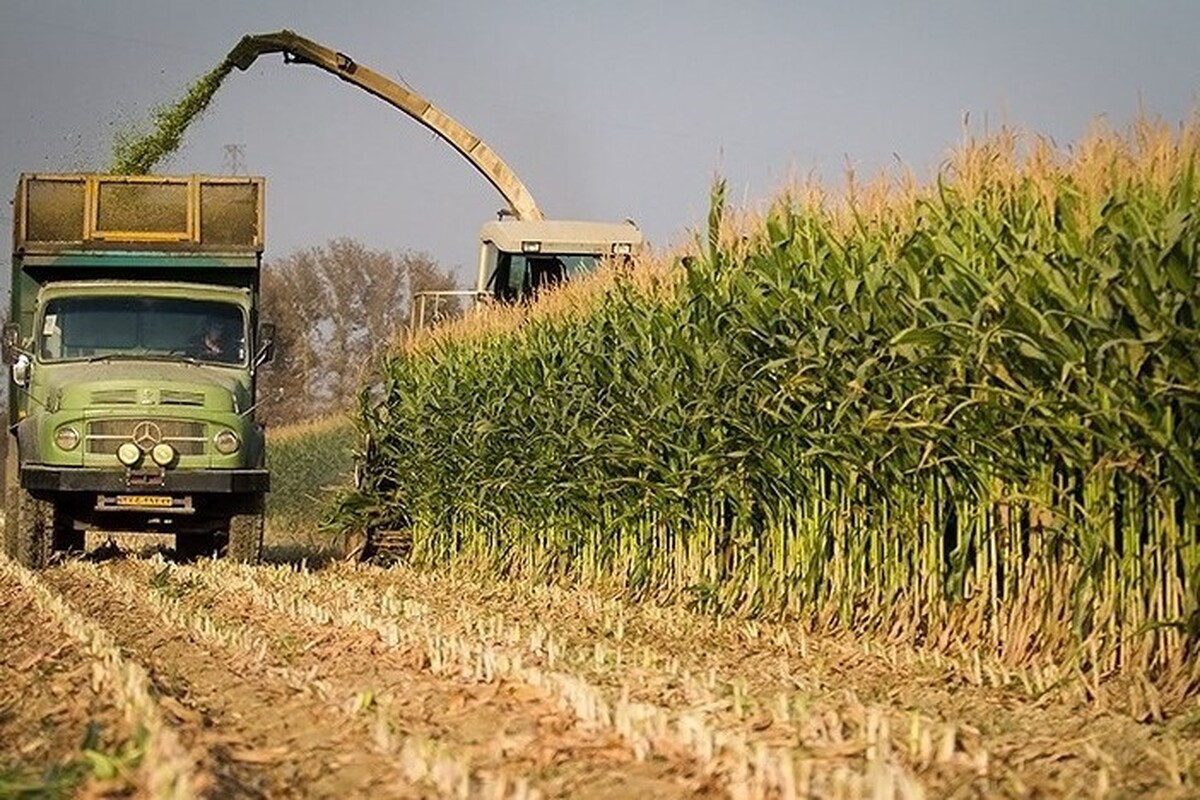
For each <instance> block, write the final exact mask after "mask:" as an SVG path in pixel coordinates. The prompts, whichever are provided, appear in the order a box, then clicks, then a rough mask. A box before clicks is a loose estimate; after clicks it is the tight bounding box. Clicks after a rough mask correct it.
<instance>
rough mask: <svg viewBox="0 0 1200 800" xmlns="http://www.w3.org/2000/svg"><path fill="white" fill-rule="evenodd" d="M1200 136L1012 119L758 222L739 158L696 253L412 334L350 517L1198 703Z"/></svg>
mask: <svg viewBox="0 0 1200 800" xmlns="http://www.w3.org/2000/svg"><path fill="white" fill-rule="evenodd" d="M1198 154H1200V127H1198V126H1197V124H1196V123H1195V122H1193V123H1190V124H1188V125H1185V126H1183V127H1182V128H1181V129H1179V130H1178V131H1174V132H1173V131H1171V130H1168V129H1167V128H1165V127H1164V126H1161V125H1156V124H1152V123H1149V122H1143V123H1140V124H1139V125H1138V126H1137V127H1136V128H1135V129H1134V130H1133V131H1132V132H1131V133H1130V134H1129V135H1128V136H1119V135H1115V134H1112V133H1108V132H1104V131H1101V132H1097V133H1095V134H1094V135H1092V136H1091V137H1090V138H1089V139H1088V140H1086V141H1085V142H1083V143H1082V144H1080V145H1079V146H1077V147H1076V148H1074V149H1073V150H1072V151H1071V152H1069V153H1065V154H1064V153H1061V152H1057V151H1055V150H1054V149H1053V148H1052V147H1051V146H1050V145H1048V144H1047V143H1046V142H1044V141H1040V140H1038V141H1035V142H1033V143H1032V145H1030V146H1029V147H1028V148H1025V150H1024V152H1023V151H1022V148H1021V146H1020V142H1019V141H1018V138H1017V137H1016V136H1014V135H1012V134H1009V133H1004V134H1001V135H1000V136H998V137H994V138H991V139H988V140H986V141H983V142H978V143H974V144H971V145H969V146H967V147H965V148H964V149H963V150H961V151H960V152H958V153H956V154H955V155H954V156H953V157H952V158H951V159H950V160H949V161H948V162H947V166H946V167H945V168H944V169H943V170H942V172H941V174H940V175H939V176H938V179H937V181H936V182H935V183H934V184H933V185H931V186H927V187H917V186H915V185H914V184H912V183H911V182H909V183H906V184H904V185H902V186H900V187H899V188H897V187H895V186H893V187H892V188H891V189H890V190H888V191H872V190H867V191H862V190H857V191H852V192H850V194H849V197H848V199H847V200H846V201H845V202H844V203H840V204H836V203H833V202H832V201H830V200H828V199H827V198H826V197H825V196H824V195H823V194H822V193H821V192H820V191H817V190H809V191H796V192H792V193H787V194H785V195H783V196H782V197H780V198H779V199H778V201H777V202H776V203H775V204H774V205H773V207H772V208H771V209H770V210H769V212H768V213H767V214H766V215H765V218H764V219H761V220H758V221H757V222H756V223H755V224H754V225H753V226H750V225H748V224H744V225H742V226H741V229H738V228H737V227H736V226H734V225H732V224H731V223H730V220H729V218H728V215H726V214H725V211H724V197H723V188H722V187H720V186H718V188H717V191H715V192H714V202H713V207H712V212H711V215H710V221H709V223H710V224H709V234H708V241H707V242H706V243H705V245H706V246H705V247H703V248H702V250H703V252H702V254H701V255H700V256H699V257H698V258H696V259H694V260H690V261H687V262H685V265H684V266H682V267H681V268H680V269H679V270H678V271H677V273H676V275H674V276H672V277H670V278H668V279H667V280H661V281H660V280H655V279H650V280H641V279H639V278H637V277H636V276H634V277H620V276H617V277H615V278H613V279H611V280H609V281H608V282H607V283H600V284H598V285H599V286H600V287H601V289H600V290H599V291H598V292H597V296H596V297H594V298H592V299H591V300H590V301H589V302H588V303H587V304H585V305H586V307H585V308H583V309H582V310H577V311H576V312H575V313H568V314H562V315H555V314H536V313H535V314H532V315H531V316H530V318H529V319H528V320H527V321H526V322H525V323H524V324H521V325H503V326H499V328H500V332H499V333H498V334H497V335H495V336H492V337H486V338H481V337H479V336H476V335H471V332H470V330H469V329H468V328H462V329H461V330H462V331H463V332H464V333H463V335H454V334H449V335H447V334H443V335H441V336H439V337H436V338H433V339H430V340H427V341H425V342H424V343H422V344H420V345H419V346H417V347H410V348H409V349H407V350H405V351H401V352H398V353H396V354H395V356H394V357H393V358H392V359H391V360H390V362H389V363H388V364H387V366H386V374H385V376H384V384H383V388H384V396H383V400H382V402H371V403H367V402H364V404H363V407H362V409H361V413H360V418H361V419H360V425H361V428H362V429H363V431H364V432H365V433H367V434H368V435H369V436H370V438H371V441H372V443H373V444H372V446H371V447H370V448H368V450H369V452H368V453H367V459H366V464H365V469H364V475H365V476H366V483H365V486H364V491H363V492H362V493H361V494H359V495H357V496H353V497H351V498H349V499H348V501H347V502H346V503H344V505H343V508H344V511H345V513H346V514H347V515H348V517H347V519H348V522H349V523H351V524H354V523H358V524H361V523H362V522H363V521H366V522H367V523H369V524H378V525H390V526H394V525H398V524H404V523H411V524H412V526H413V529H414V533H415V550H414V554H413V557H414V559H415V560H416V563H417V564H419V565H435V564H441V563H445V562H447V561H452V560H467V561H473V562H476V563H478V564H483V565H487V566H488V567H490V568H493V569H495V570H497V571H499V572H502V573H507V574H512V573H519V574H527V575H539V576H544V577H551V578H560V579H566V580H582V581H594V580H609V581H611V580H615V581H616V582H617V583H618V584H619V585H621V586H622V587H623V588H624V590H625V591H627V592H628V593H630V594H631V595H633V596H639V595H646V594H650V593H653V594H657V595H661V596H666V597H675V598H678V597H691V598H693V599H694V601H695V603H696V604H697V605H698V606H699V607H704V608H710V609H713V610H715V611H721V612H729V611H741V612H752V613H772V614H774V613H782V614H786V615H792V616H795V617H797V618H800V619H806V620H809V621H810V622H811V623H813V624H814V625H830V626H841V627H845V628H848V629H852V630H865V629H872V630H876V631H880V632H885V633H889V634H891V635H894V636H903V637H906V638H909V639H911V640H915V641H919V642H924V643H928V644H932V645H934V646H939V647H944V648H953V647H956V646H959V645H961V644H969V645H972V646H978V645H981V644H982V645H987V646H991V647H994V648H995V650H996V653H997V655H998V657H999V658H1001V659H1003V660H1004V661H1007V662H1009V663H1013V664H1022V663H1029V662H1031V661H1034V660H1041V661H1048V660H1057V661H1059V662H1061V663H1063V664H1064V665H1070V666H1074V667H1077V668H1079V669H1080V670H1082V671H1083V672H1085V673H1086V674H1088V675H1089V676H1093V677H1095V676H1102V675H1107V674H1112V673H1113V672H1114V671H1123V672H1126V673H1128V674H1133V675H1137V676H1140V677H1142V678H1147V679H1149V680H1150V681H1152V682H1153V683H1154V684H1155V685H1156V686H1157V687H1158V690H1159V691H1161V690H1166V695H1165V697H1164V698H1162V701H1163V702H1164V703H1166V705H1167V706H1170V705H1171V704H1172V703H1173V702H1175V701H1177V700H1179V699H1180V698H1181V697H1183V696H1184V695H1185V694H1187V693H1189V692H1190V691H1191V690H1193V689H1194V688H1195V687H1196V685H1197V673H1196V669H1197V667H1196V665H1195V662H1194V659H1189V658H1188V656H1187V654H1188V652H1189V647H1190V643H1191V642H1192V641H1193V637H1194V633H1195V632H1194V630H1193V629H1194V627H1195V624H1194V623H1195V620H1196V618H1197V615H1196V598H1195V589H1196V587H1195V575H1196V569H1197V567H1198V566H1200V547H1198V546H1197V544H1196V539H1197V511H1198V508H1200V506H1198V504H1197V500H1198V499H1200V497H1198V494H1197V488H1198V487H1200V460H1198V459H1200V441H1197V431H1198V428H1197V420H1198V419H1200V416H1198V414H1197V411H1198V410H1200V409H1198V406H1200V347H1197V345H1198V344H1200V336H1198V335H1197V327H1196V320H1197V312H1198V311H1200V291H1198V288H1197V287H1198V284H1197V260H1196V243H1197V238H1198V234H1200V214H1197V213H1196V211H1197V205H1198V201H1200V188H1198V186H1197V182H1196V179H1195V178H1196V162H1197V156H1198ZM355 512H358V516H357V518H355V516H354V515H355ZM1150 691H1154V690H1150ZM1159 700H1160V698H1158V697H1157V696H1155V697H1154V698H1153V702H1152V703H1151V705H1157V704H1158V703H1159Z"/></svg>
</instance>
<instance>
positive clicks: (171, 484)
mask: <svg viewBox="0 0 1200 800" xmlns="http://www.w3.org/2000/svg"><path fill="white" fill-rule="evenodd" d="M263 188H264V182H263V180H262V179H261V178H216V177H204V176H185V177H167V176H146V177H124V176H107V175H86V174H80V175H75V174H72V175H23V176H21V179H20V182H19V184H18V187H17V195H16V200H15V202H14V206H13V208H14V233H13V259H12V306H11V316H10V321H9V323H8V324H7V325H6V326H5V328H4V360H5V361H6V362H7V363H8V364H9V365H10V375H9V440H8V456H7V460H6V470H5V483H6V486H5V521H6V526H5V547H6V550H7V552H8V554H9V555H10V556H11V557H13V558H15V559H17V560H18V561H19V562H21V563H23V564H25V565H26V566H28V567H31V568H38V567H42V566H44V565H46V564H47V563H48V562H49V561H50V560H51V559H52V558H53V556H54V554H55V553H56V552H57V551H69V550H77V549H82V547H83V544H84V537H85V535H86V533H87V532H89V531H95V532H100V533H104V532H111V533H122V534H129V533H153V534H159V535H160V536H161V535H167V536H170V537H172V538H173V544H174V547H175V550H176V551H177V552H179V553H181V554H192V555H200V554H221V553H223V554H226V555H228V556H230V557H232V558H235V559H238V560H241V561H247V562H253V561H257V560H258V559H259V558H260V556H261V551H262V536H263V499H264V496H265V493H266V492H267V490H268V488H269V477H268V473H267V470H266V466H265V448H264V436H263V429H262V426H261V425H259V424H258V423H257V422H256V421H255V418H254V410H255V393H256V388H257V379H256V376H257V372H258V370H259V369H260V368H261V367H262V366H263V365H264V364H266V363H267V362H269V360H270V357H271V351H272V342H271V339H272V330H271V326H270V325H265V324H260V323H259V320H258V291H259V270H260V267H261V260H262V246H263V233H262V232H263V225H262V222H263Z"/></svg>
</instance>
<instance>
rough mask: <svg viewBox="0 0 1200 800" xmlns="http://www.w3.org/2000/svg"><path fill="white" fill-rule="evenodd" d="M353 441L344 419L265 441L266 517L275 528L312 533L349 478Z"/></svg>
mask: <svg viewBox="0 0 1200 800" xmlns="http://www.w3.org/2000/svg"><path fill="white" fill-rule="evenodd" d="M356 442H357V439H356V437H355V434H354V429H353V426H352V425H351V424H350V422H349V420H343V419H338V420H328V421H324V422H318V423H309V424H306V425H300V426H297V427H296V428H294V429H290V430H289V429H286V428H285V429H280V431H279V433H274V432H273V433H272V434H270V435H268V437H267V466H268V468H269V469H270V471H271V492H270V494H269V495H268V496H267V516H268V519H269V520H270V522H271V524H272V525H273V526H275V527H276V528H279V529H304V530H313V529H315V528H316V526H317V525H318V523H319V522H320V520H321V518H322V516H323V515H324V513H325V511H326V508H327V507H328V506H329V505H330V503H331V501H332V499H333V492H334V491H335V490H337V489H344V488H345V487H346V486H348V485H349V484H350V483H351V482H352V480H353V475H354V454H353V452H354V448H355V446H356Z"/></svg>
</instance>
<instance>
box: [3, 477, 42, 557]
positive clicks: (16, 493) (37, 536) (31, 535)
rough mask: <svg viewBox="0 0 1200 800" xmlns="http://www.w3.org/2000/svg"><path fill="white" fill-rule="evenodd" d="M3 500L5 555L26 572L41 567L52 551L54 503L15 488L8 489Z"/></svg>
mask: <svg viewBox="0 0 1200 800" xmlns="http://www.w3.org/2000/svg"><path fill="white" fill-rule="evenodd" d="M6 499H7V503H6V505H5V510H4V517H5V519H4V523H5V524H4V528H5V539H6V540H7V543H8V548H7V549H8V554H9V555H10V556H12V558H13V559H14V560H16V562H17V563H18V564H21V565H22V566H25V567H28V568H29V569H41V568H42V567H45V566H46V565H47V564H49V563H50V555H51V553H53V552H54V502H53V501H51V500H42V499H40V498H38V497H35V496H34V495H32V494H31V493H29V492H28V491H26V490H25V489H22V488H20V487H19V486H10V487H8V497H7V498H6Z"/></svg>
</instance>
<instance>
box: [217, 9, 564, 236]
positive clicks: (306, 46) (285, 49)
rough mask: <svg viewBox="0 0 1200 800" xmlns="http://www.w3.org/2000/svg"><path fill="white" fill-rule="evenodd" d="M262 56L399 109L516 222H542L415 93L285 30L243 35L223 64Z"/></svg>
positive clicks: (471, 137) (243, 64)
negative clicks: (483, 181)
mask: <svg viewBox="0 0 1200 800" xmlns="http://www.w3.org/2000/svg"><path fill="white" fill-rule="evenodd" d="M266 53H283V55H284V60H285V61H288V62H290V63H297V64H313V65H314V66H317V67H320V68H321V69H323V70H325V71H326V72H329V73H332V74H333V75H336V76H337V77H339V78H341V79H342V80H344V81H346V82H347V83H352V84H354V85H355V86H357V87H358V88H360V89H362V90H364V91H366V92H369V93H370V94H373V95H375V96H376V97H378V98H379V99H380V100H383V101H384V102H386V103H388V104H389V105H391V106H393V107H395V108H397V109H399V110H400V111H403V112H404V113H405V114H407V115H409V116H410V117H412V118H413V119H415V120H416V121H417V122H419V123H421V124H422V125H424V126H425V127H426V128H428V129H429V130H431V131H433V132H434V133H435V134H436V135H437V136H438V137H440V138H441V139H442V140H444V141H445V142H446V143H447V144H449V145H450V146H451V147H453V148H454V149H455V150H457V151H458V152H459V154H460V155H462V157H463V158H465V159H466V160H467V161H468V162H469V163H470V164H471V166H473V167H475V169H477V170H478V171H479V172H480V174H482V175H483V177H485V178H487V180H488V182H489V183H491V184H492V186H494V187H496V191H498V192H500V195H501V196H502V197H503V198H504V200H505V202H507V203H508V205H509V208H510V209H511V210H512V212H513V214H514V215H515V216H516V217H517V218H518V219H523V220H540V219H544V217H543V215H542V212H541V209H539V208H538V205H537V202H536V201H535V200H534V199H533V195H532V194H530V192H529V190H528V189H527V188H525V184H524V183H522V182H521V179H520V178H518V177H517V175H516V173H515V172H513V171H512V169H511V168H510V167H509V166H508V165H507V164H505V163H504V161H503V160H502V159H501V158H500V156H498V155H496V152H495V151H494V150H492V148H490V147H488V146H487V145H486V144H485V143H484V142H483V140H481V139H480V138H479V137H478V136H476V135H475V134H473V133H471V132H470V131H469V130H467V129H466V128H465V127H464V126H463V125H462V124H461V123H459V122H458V121H457V120H455V119H454V118H452V117H451V116H450V115H448V114H446V113H445V112H444V111H442V110H441V109H440V108H438V107H437V106H435V105H434V104H433V103H431V102H429V101H428V100H426V99H425V98H424V97H421V96H420V95H419V94H417V93H416V92H413V91H410V90H409V89H406V88H404V87H403V86H401V85H400V84H398V83H396V82H395V81H393V80H391V79H390V78H387V77H385V76H383V75H380V74H379V73H378V72H376V71H374V70H373V69H370V68H369V67H365V66H363V65H362V64H358V63H356V62H355V61H354V59H352V58H350V56H348V55H346V54H345V53H339V52H337V51H335V50H330V49H329V48H328V47H324V46H322V45H319V44H317V43H316V42H314V41H312V40H310V39H306V38H304V37H303V36H300V35H299V34H297V33H294V32H292V31H289V30H282V31H279V32H277V33H264V34H251V35H248V36H243V37H242V40H241V41H240V42H238V44H237V46H236V47H234V48H233V50H231V51H230V53H229V55H228V56H227V57H226V61H227V62H229V63H232V64H233V65H234V66H236V67H237V68H238V69H240V70H245V69H248V68H249V67H250V65H251V64H253V63H254V61H255V59H257V58H258V57H259V56H260V55H264V54H266Z"/></svg>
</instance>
